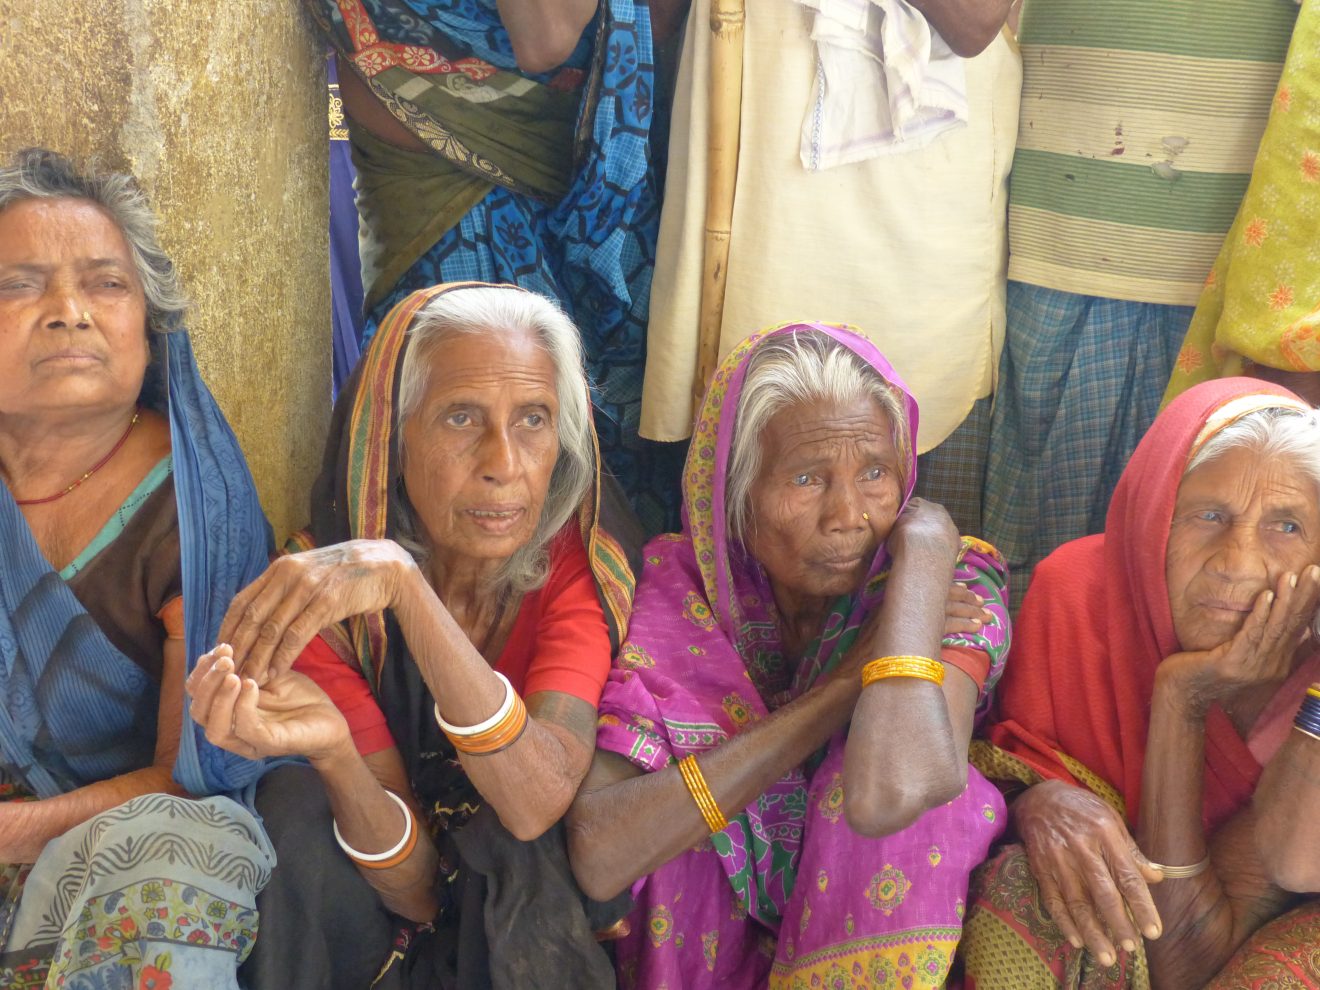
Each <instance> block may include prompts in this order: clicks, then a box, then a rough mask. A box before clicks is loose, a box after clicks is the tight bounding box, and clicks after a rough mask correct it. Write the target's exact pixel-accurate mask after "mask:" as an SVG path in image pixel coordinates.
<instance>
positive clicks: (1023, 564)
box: [984, 282, 1192, 608]
mask: <svg viewBox="0 0 1320 990" xmlns="http://www.w3.org/2000/svg"><path fill="white" fill-rule="evenodd" d="M1191 314H1192V310H1191V308H1190V307H1184V306H1159V305H1154V304H1150V303H1139V302H1128V301H1124V300H1117V299H1100V298H1097V297H1095V296H1083V295H1077V294H1074V293H1068V292H1058V291H1055V290H1053V289H1045V288H1041V287H1039V286H1034V285H1027V284H1025V283H1021V282H1009V284H1008V321H1007V326H1008V331H1007V339H1006V340H1005V344H1004V353H1003V358H1002V360H1001V362H1000V376H999V390H998V392H997V394H996V398H995V410H994V416H993V418H992V422H991V429H990V445H989V455H988V457H987V460H986V474H985V503H984V513H985V520H984V522H985V525H984V530H985V531H984V536H985V538H986V539H987V540H989V541H990V542H991V543H993V544H995V546H997V547H998V548H999V549H1000V551H1001V552H1002V553H1003V554H1004V555H1005V557H1006V558H1007V559H1008V564H1009V568H1010V573H1011V575H1012V590H1013V602H1014V607H1015V608H1016V606H1018V605H1020V604H1021V601H1022V595H1023V594H1024V593H1025V592H1026V589H1027V584H1028V582H1029V579H1030V575H1031V571H1032V570H1033V569H1034V568H1035V566H1036V564H1037V563H1039V562H1040V561H1041V559H1042V558H1044V557H1045V556H1047V555H1048V554H1049V553H1051V552H1052V551H1053V550H1054V549H1055V548H1057V547H1058V546H1060V545H1061V544H1063V543H1066V542H1068V541H1069V540H1075V539H1078V538H1079V537H1082V536H1086V535H1088V534H1090V533H1096V532H1099V531H1100V530H1102V529H1103V528H1104V520H1105V512H1106V510H1107V509H1108V506H1109V498H1110V495H1112V494H1113V490H1114V485H1115V484H1116V483H1117V481H1118V476H1119V474H1120V473H1122V470H1123V466H1124V465H1125V464H1126V463H1127V460H1128V458H1129V457H1130V456H1131V454H1132V451H1133V450H1134V449H1135V448H1136V445H1137V442H1138V441H1139V440H1140V439H1141V436H1142V434H1144V433H1145V431H1146V429H1147V428H1148V427H1149V426H1150V424H1151V422H1152V421H1153V420H1154V418H1155V414H1156V412H1158V410H1159V403H1160V396H1161V395H1162V394H1163V385H1161V384H1160V382H1161V380H1167V378H1166V376H1167V375H1168V373H1169V371H1170V369H1171V368H1172V367H1173V361H1174V359H1175V358H1176V357H1177V354H1178V348H1179V347H1180V346H1181V343H1182V335H1184V334H1185V333H1186V329H1187V324H1188V323H1189V322H1190V320H1191Z"/></svg>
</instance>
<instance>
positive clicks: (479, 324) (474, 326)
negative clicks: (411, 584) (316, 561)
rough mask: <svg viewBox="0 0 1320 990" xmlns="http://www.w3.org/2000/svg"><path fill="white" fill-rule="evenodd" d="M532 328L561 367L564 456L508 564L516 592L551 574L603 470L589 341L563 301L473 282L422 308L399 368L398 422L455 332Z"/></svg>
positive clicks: (505, 577)
mask: <svg viewBox="0 0 1320 990" xmlns="http://www.w3.org/2000/svg"><path fill="white" fill-rule="evenodd" d="M520 330H525V331H529V332H530V333H532V335H533V336H535V338H536V339H537V341H538V342H539V343H540V345H541V347H542V348H543V349H544V350H545V352H546V353H547V354H548V355H550V360H551V362H552V363H553V364H554V367H555V393H556V395H557V397H558V399H559V417H558V421H557V422H556V424H555V426H556V428H557V432H558V436H559V457H558V459H557V460H556V461H555V467H554V471H553V472H552V473H551V475H550V490H549V491H548V492H547V494H546V498H545V504H544V505H543V506H542V508H541V518H540V519H539V520H538V521H537V524H536V531H535V533H534V534H533V535H532V539H531V541H530V542H528V543H527V544H526V545H525V546H522V547H520V548H519V549H518V550H517V551H515V552H514V554H513V556H511V557H510V558H509V559H508V561H507V562H506V563H505V564H504V567H503V568H502V569H501V573H500V581H501V583H502V584H503V585H504V586H505V587H507V588H508V589H510V590H512V591H514V592H519V593H521V592H526V591H531V590H533V589H535V588H539V587H540V586H541V585H542V584H544V583H545V580H546V577H547V576H548V574H549V557H548V554H547V548H548V547H549V545H550V541H551V540H553V539H554V537H555V534H556V533H558V532H559V530H560V529H562V528H563V526H564V523H566V522H568V520H569V519H570V518H571V517H572V515H573V513H574V512H575V511H576V510H577V507H578V506H579V505H580V504H581V502H582V499H583V497H584V496H585V495H586V493H587V490H588V488H590V486H591V483H592V480H593V479H594V478H595V474H596V443H595V437H594V435H593V433H592V430H591V402H590V401H589V399H588V397H587V378H586V374H585V373H584V372H583V370H582V340H581V337H580V335H579V334H578V329H577V327H576V326H574V325H573V321H572V320H570V319H569V318H568V316H567V314H565V313H564V311H563V310H562V309H560V308H559V306H558V305H556V304H555V303H553V302H551V301H550V300H549V299H546V298H545V297H544V296H538V295H537V294H535V293H533V292H527V291H525V290H523V289H519V288H518V287H517V286H512V285H505V286H493V285H492V286H472V287H470V288H462V289H451V290H450V291H448V292H445V293H442V294H441V295H438V296H436V297H435V298H434V299H432V300H431V301H430V302H428V303H427V304H426V305H425V306H423V307H422V309H421V310H420V311H419V312H418V314H417V316H416V318H415V319H414V320H413V324H412V326H411V327H410V328H409V330H408V335H409V337H410V344H409V347H408V350H407V352H406V353H405V354H404V357H403V369H402V371H401V372H400V373H399V412H398V421H397V422H398V427H399V436H400V438H401V439H400V443H401V444H402V436H403V424H404V422H405V421H407V419H408V417H409V416H411V415H412V414H413V413H414V412H415V411H416V409H417V407H418V406H419V405H420V404H421V401H422V398H423V396H425V394H426V386H427V372H428V370H429V368H430V356H431V354H432V353H434V351H435V349H436V348H437V347H439V346H441V345H442V344H443V343H444V341H445V340H447V339H449V338H450V337H452V336H454V335H455V334H460V333H466V334H482V333H497V334H498V333H516V332H518V331H520ZM412 528H413V526H412V520H411V519H405V520H404V535H405V539H404V540H402V541H401V542H402V543H403V545H404V546H405V547H406V548H407V549H408V550H409V551H410V552H411V553H413V555H414V556H418V557H420V556H423V555H424V549H423V548H422V547H421V546H420V545H419V544H418V543H417V542H416V540H415V539H412V538H411V537H410V533H411V531H412Z"/></svg>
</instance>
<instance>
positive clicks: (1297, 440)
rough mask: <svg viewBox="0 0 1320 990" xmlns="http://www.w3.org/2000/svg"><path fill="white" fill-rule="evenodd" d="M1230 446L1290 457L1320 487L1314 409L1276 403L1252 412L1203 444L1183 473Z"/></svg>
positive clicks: (1318, 416) (1318, 421) (1319, 422)
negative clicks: (1302, 408) (1277, 404)
mask: <svg viewBox="0 0 1320 990" xmlns="http://www.w3.org/2000/svg"><path fill="white" fill-rule="evenodd" d="M1230 450H1249V451H1252V452H1253V453H1255V454H1256V455H1257V456H1259V457H1260V458H1261V459H1262V460H1275V459H1278V458H1287V459H1288V460H1290V461H1291V462H1292V463H1293V464H1295V465H1297V467H1299V468H1300V469H1301V470H1302V472H1303V474H1305V475H1306V477H1308V478H1309V479H1310V480H1311V482H1312V483H1313V484H1314V485H1315V486H1316V487H1317V489H1320V412H1317V411H1316V410H1314V409H1308V410H1305V411H1303V410H1301V409H1297V408H1294V407H1291V406H1275V407H1273V408H1270V409H1258V410H1256V411H1255V412H1251V413H1248V414H1247V415H1245V416H1243V417H1242V418H1241V419H1238V420H1236V421H1234V422H1232V423H1230V424H1229V425H1228V426H1225V427H1224V428H1223V429H1222V430H1220V431H1219V432H1218V433H1216V434H1215V435H1214V436H1212V437H1211V438H1210V439H1209V440H1207V441H1206V442H1205V443H1204V444H1202V445H1201V449H1200V450H1198V451H1196V453H1195V454H1193V455H1192V456H1191V457H1190V458H1189V459H1188V461H1187V467H1186V469H1184V471H1183V476H1184V477H1185V476H1186V475H1188V474H1190V473H1191V472H1192V471H1195V470H1196V469H1197V468H1199V467H1201V466H1202V465H1204V464H1209V463H1210V462H1211V461H1213V460H1215V459H1216V458H1219V457H1222V456H1223V455H1224V454H1226V453H1228V452H1229V451H1230Z"/></svg>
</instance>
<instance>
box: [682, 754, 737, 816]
mask: <svg viewBox="0 0 1320 990" xmlns="http://www.w3.org/2000/svg"><path fill="white" fill-rule="evenodd" d="M678 772H679V773H680V774H682V776H683V783H685V784H687V789H688V792H689V793H690V794H691V795H692V800H693V801H695V802H696V803H697V810H698V811H700V812H701V817H702V818H704V819H706V827H707V828H708V829H710V834H711V835H714V834H715V833H716V832H723V831H724V830H725V829H726V828H728V827H729V820H728V819H727V818H725V817H724V813H723V812H722V811H720V806H719V805H718V804H716V803H715V795H713V794H712V793H711V792H710V787H709V786H707V784H706V778H705V776H704V775H703V774H702V772H701V767H699V766H698V765H697V757H696V755H695V754H693V753H689V754H688V755H687V756H685V757H683V759H681V760H679V761H678Z"/></svg>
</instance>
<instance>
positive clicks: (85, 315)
mask: <svg viewBox="0 0 1320 990" xmlns="http://www.w3.org/2000/svg"><path fill="white" fill-rule="evenodd" d="M83 322H84V323H91V322H92V314H91V313H89V312H87V310H85V309H84V310H83Z"/></svg>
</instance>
